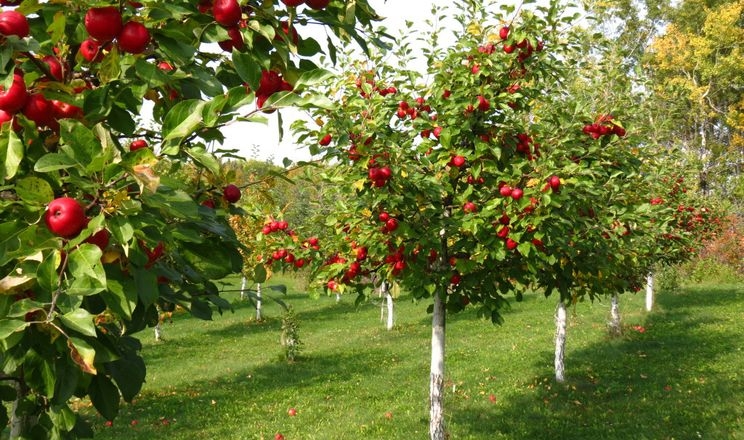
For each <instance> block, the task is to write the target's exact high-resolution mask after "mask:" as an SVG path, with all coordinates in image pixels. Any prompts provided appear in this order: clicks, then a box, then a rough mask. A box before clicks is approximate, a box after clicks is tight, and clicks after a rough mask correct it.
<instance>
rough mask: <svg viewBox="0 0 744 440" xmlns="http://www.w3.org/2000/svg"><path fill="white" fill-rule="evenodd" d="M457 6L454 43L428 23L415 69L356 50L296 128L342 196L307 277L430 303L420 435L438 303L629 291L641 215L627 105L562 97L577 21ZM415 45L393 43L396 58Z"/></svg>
mask: <svg viewBox="0 0 744 440" xmlns="http://www.w3.org/2000/svg"><path fill="white" fill-rule="evenodd" d="M455 6H456V7H457V8H458V10H457V13H456V19H457V21H458V22H459V23H462V24H463V27H462V29H458V30H457V31H456V32H455V33H454V34H455V37H456V38H455V39H456V42H455V43H454V44H453V45H452V46H450V47H448V48H444V49H442V48H438V47H437V46H436V42H437V41H440V38H441V35H440V34H439V31H437V30H436V29H435V30H434V31H432V32H431V33H429V34H425V35H423V37H421V38H420V41H425V42H427V44H430V46H426V47H424V48H423V49H422V53H423V54H424V56H425V58H426V59H425V64H426V66H428V69H429V70H428V72H426V74H423V73H422V72H419V71H416V70H412V69H411V70H407V69H405V68H401V67H399V65H396V66H390V65H388V64H386V63H385V61H384V60H383V59H382V57H374V56H373V57H372V58H371V59H369V60H355V59H353V58H352V59H351V60H349V61H348V64H346V65H347V66H348V68H347V69H345V71H344V75H343V76H340V77H339V78H338V79H337V81H336V82H334V83H333V84H332V85H331V86H330V87H329V89H328V92H327V94H328V95H329V96H331V97H333V98H334V99H336V100H337V101H338V102H340V103H341V105H340V106H338V107H335V108H333V109H330V110H324V111H319V112H318V113H317V114H315V115H314V116H315V118H316V121H321V122H322V124H318V125H311V124H308V123H305V122H300V123H298V124H297V125H296V127H297V129H298V130H300V131H302V132H303V135H302V136H303V137H304V139H305V140H306V143H307V144H309V145H312V146H313V147H314V148H315V150H316V151H317V152H318V153H321V154H322V155H323V156H324V157H326V159H327V160H328V161H329V164H330V170H329V172H328V173H327V178H328V180H329V181H330V182H333V183H334V184H336V185H337V186H338V187H339V188H344V189H345V191H346V194H347V195H348V196H347V197H343V198H341V199H340V200H339V203H338V206H337V209H336V214H335V215H333V216H329V218H328V219H327V224H328V225H329V226H330V227H333V228H334V229H335V230H336V232H337V233H338V234H339V236H340V239H339V240H338V241H337V242H336V243H335V246H330V245H329V247H328V249H333V252H332V253H331V254H330V255H328V256H327V257H326V258H325V259H324V260H323V261H322V264H321V265H320V266H319V267H317V270H316V273H315V275H316V278H317V279H318V280H319V281H318V282H320V283H322V284H323V285H325V288H326V289H327V290H328V291H331V292H350V291H352V292H353V291H356V292H359V293H360V294H363V292H365V288H366V287H367V285H368V284H369V282H370V281H371V280H372V279H373V278H375V277H378V278H382V279H385V280H388V281H390V282H394V283H398V284H400V285H401V286H403V288H405V289H406V290H408V291H410V292H411V293H412V294H413V295H414V296H415V297H416V298H431V300H432V304H431V305H430V307H429V310H430V311H431V312H432V356H431V371H430V403H431V405H430V435H431V438H432V439H442V438H445V436H446V430H445V426H444V417H443V399H444V389H443V383H444V348H445V344H444V338H445V321H446V319H445V316H446V313H448V312H458V311H461V310H463V309H464V308H465V307H469V306H474V307H477V308H478V311H479V313H480V314H481V315H482V316H485V317H487V318H489V319H490V320H492V321H493V322H495V323H498V322H501V321H502V319H503V318H502V316H501V314H500V310H501V309H502V307H503V306H504V305H505V304H506V302H507V298H508V296H510V295H515V296H516V298H517V299H520V298H521V296H522V295H523V293H524V292H525V291H526V290H527V289H528V288H539V289H542V291H543V292H544V293H545V295H546V296H549V295H552V294H554V293H556V294H557V295H558V296H559V309H560V307H563V310H564V311H565V305H566V304H570V303H572V302H575V301H578V300H580V299H582V298H585V297H586V298H594V297H596V296H597V295H603V294H605V293H606V292H607V291H608V288H607V287H606V284H607V283H608V282H610V283H611V284H612V288H614V289H622V290H627V289H628V288H631V287H633V286H635V285H637V283H638V281H639V280H638V276H637V275H638V273H640V272H638V270H637V268H638V267H639V266H634V267H635V268H636V272H635V274H634V275H633V276H630V275H629V274H628V273H626V271H625V270H624V269H622V268H623V266H624V265H626V264H627V263H628V262H629V261H632V260H633V256H632V255H631V254H630V253H627V252H626V253H621V254H619V255H620V256H619V257H618V253H619V250H620V249H622V248H623V247H624V246H625V245H626V244H627V243H626V240H627V238H626V237H628V236H629V235H631V234H630V231H631V230H632V228H633V227H634V225H636V224H638V223H640V222H641V221H643V220H644V218H645V217H644V215H643V213H644V209H643V208H640V207H638V208H637V209H636V207H637V206H638V205H639V203H638V202H637V200H638V197H637V196H635V195H634V192H633V188H634V185H635V181H636V180H637V179H640V178H641V165H642V162H643V160H642V156H641V154H640V152H639V151H638V150H637V149H632V148H630V146H629V142H630V141H629V140H628V139H627V137H626V135H627V130H626V128H624V127H623V125H622V120H623V118H622V113H623V112H627V111H631V110H632V109H624V108H619V109H615V108H591V107H587V106H586V105H584V104H585V102H584V101H581V100H578V99H574V98H572V97H571V96H570V95H568V88H567V84H566V81H567V79H568V78H569V77H571V76H572V75H573V73H572V72H573V70H574V68H575V66H576V65H577V63H578V60H579V58H580V57H581V56H584V54H585V52H583V51H582V49H581V48H582V45H583V44H584V43H585V41H584V40H582V39H581V38H580V37H579V36H580V35H581V34H580V33H573V32H572V31H571V30H570V28H571V25H570V24H571V23H572V22H573V21H574V19H575V17H573V16H571V15H570V14H569V13H567V12H566V11H564V10H562V9H561V7H560V5H559V4H558V3H557V2H551V4H550V5H548V6H544V7H543V6H536V7H535V8H534V9H532V10H530V9H527V8H521V9H520V10H516V9H515V8H514V7H512V6H509V5H502V6H500V7H496V6H495V5H492V4H482V3H481V2H476V1H470V0H466V1H458V2H455ZM487 11H488V12H487ZM493 11H499V12H496V13H494V12H493ZM432 14H433V15H434V16H435V17H444V16H445V14H442V15H441V16H440V15H439V12H438V11H436V10H435V11H433V13H432ZM414 52H415V50H413V49H412V48H411V46H410V42H406V41H404V42H403V43H401V45H400V47H399V50H398V53H397V54H398V56H399V57H401V58H402V61H401V62H400V66H413V65H415V64H416V63H415V60H412V59H410V54H411V53H414ZM321 141H322V142H321ZM631 196H632V197H631ZM629 204H630V206H631V207H632V209H629V208H628V205H629Z"/></svg>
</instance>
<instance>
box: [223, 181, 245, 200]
mask: <svg viewBox="0 0 744 440" xmlns="http://www.w3.org/2000/svg"><path fill="white" fill-rule="evenodd" d="M222 194H223V195H224V197H225V200H227V201H228V202H230V203H235V202H237V201H238V200H240V195H241V193H240V188H238V187H237V186H235V185H233V184H232V183H231V184H229V185H227V186H226V187H225V188H224V189H223V191H222Z"/></svg>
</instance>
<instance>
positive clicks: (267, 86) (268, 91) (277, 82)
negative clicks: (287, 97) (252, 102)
mask: <svg viewBox="0 0 744 440" xmlns="http://www.w3.org/2000/svg"><path fill="white" fill-rule="evenodd" d="M293 88H294V87H293V86H292V84H290V83H288V82H287V81H286V80H285V79H284V78H282V75H281V73H279V72H275V71H273V70H263V71H261V80H260V81H259V83H258V90H256V108H259V109H262V108H263V107H264V104H265V103H266V100H267V99H269V97H270V96H271V95H273V94H274V93H276V92H281V91H287V92H291V91H292V90H293Z"/></svg>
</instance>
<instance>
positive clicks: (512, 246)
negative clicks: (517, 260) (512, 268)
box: [506, 238, 519, 251]
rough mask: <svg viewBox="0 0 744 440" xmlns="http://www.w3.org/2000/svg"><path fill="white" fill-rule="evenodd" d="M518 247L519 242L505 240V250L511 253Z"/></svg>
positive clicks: (509, 239)
mask: <svg viewBox="0 0 744 440" xmlns="http://www.w3.org/2000/svg"><path fill="white" fill-rule="evenodd" d="M517 246H519V242H517V241H514V240H512V239H511V238H507V239H506V248H507V249H509V250H510V251H513V250H514V249H516V248H517Z"/></svg>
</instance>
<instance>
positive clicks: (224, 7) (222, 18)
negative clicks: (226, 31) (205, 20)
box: [212, 0, 243, 27]
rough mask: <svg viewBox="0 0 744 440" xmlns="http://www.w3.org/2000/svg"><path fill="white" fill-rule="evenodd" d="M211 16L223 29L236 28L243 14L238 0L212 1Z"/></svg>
mask: <svg viewBox="0 0 744 440" xmlns="http://www.w3.org/2000/svg"><path fill="white" fill-rule="evenodd" d="M212 14H213V15H214V19H215V21H216V22H217V23H219V24H221V25H222V26H225V27H232V26H236V25H237V24H238V22H239V21H240V18H241V16H242V14H243V12H242V11H241V9H240V4H238V0H214V3H213V4H212Z"/></svg>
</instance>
